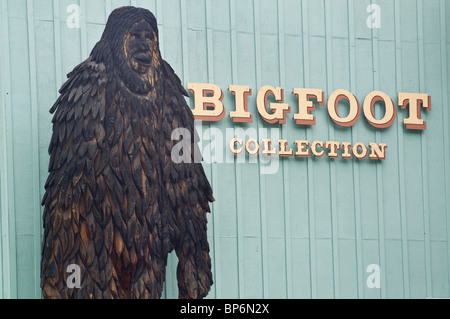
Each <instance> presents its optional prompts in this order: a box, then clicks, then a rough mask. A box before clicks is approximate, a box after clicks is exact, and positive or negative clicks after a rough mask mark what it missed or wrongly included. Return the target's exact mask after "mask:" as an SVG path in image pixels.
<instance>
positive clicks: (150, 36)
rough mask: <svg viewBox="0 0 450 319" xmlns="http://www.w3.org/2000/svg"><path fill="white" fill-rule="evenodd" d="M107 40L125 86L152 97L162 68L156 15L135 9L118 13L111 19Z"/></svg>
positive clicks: (117, 11) (105, 34) (108, 24)
mask: <svg viewBox="0 0 450 319" xmlns="http://www.w3.org/2000/svg"><path fill="white" fill-rule="evenodd" d="M103 38H104V39H106V40H107V42H108V44H109V46H110V48H111V52H112V55H113V56H112V58H113V61H114V64H115V65H116V67H118V70H119V76H120V78H121V80H122V82H123V83H124V84H125V86H126V87H127V88H128V89H129V90H130V91H132V92H134V93H138V94H148V93H149V92H150V91H151V89H152V88H153V87H154V84H155V83H156V82H157V80H158V77H159V71H160V66H161V55H160V52H159V44H158V27H157V24H156V19H155V17H154V16H153V14H152V13H151V12H150V11H148V10H144V9H139V8H133V7H127V8H123V9H122V10H120V9H119V10H116V11H115V12H113V13H112V14H111V15H110V17H109V19H108V23H107V24H106V28H105V32H104V34H103Z"/></svg>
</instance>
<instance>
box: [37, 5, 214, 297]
mask: <svg viewBox="0 0 450 319" xmlns="http://www.w3.org/2000/svg"><path fill="white" fill-rule="evenodd" d="M68 78H69V79H68V81H67V82H66V83H65V84H64V85H63V86H62V87H61V89H60V94H61V95H60V96H59V98H58V100H57V101H56V103H55V105H54V106H53V107H52V109H51V110H50V112H51V113H54V117H53V135H52V139H51V142H50V146H49V154H50V164H49V176H48V180H47V183H46V185H45V190H46V192H45V195H44V198H43V201H42V204H43V205H45V208H44V238H43V243H42V261H41V286H42V291H43V294H44V297H45V298H159V297H160V296H161V292H162V288H163V282H164V277H165V268H166V263H167V255H168V253H169V252H170V251H172V250H175V251H176V254H177V256H178V260H179V262H178V268H177V278H178V287H179V297H180V298H203V297H204V296H206V295H207V294H208V292H209V289H210V287H211V285H212V274H211V259H210V256H209V245H208V241H207V237H206V222H207V221H206V212H209V202H212V201H213V200H214V199H213V196H212V190H211V187H210V184H209V182H208V180H207V178H206V176H205V173H204V171H203V167H202V165H201V163H195V161H194V154H195V153H196V152H199V150H198V146H197V145H196V143H193V144H192V145H191V147H192V148H191V152H190V153H191V157H192V161H191V163H184V162H182V163H178V164H177V162H179V161H174V160H172V158H171V155H172V154H171V153H172V146H173V144H174V143H177V141H172V140H171V134H172V131H173V130H174V129H176V128H186V129H188V130H189V131H190V132H191V134H192V135H191V136H194V134H195V128H194V117H193V114H192V112H191V110H190V108H189V107H188V105H187V104H186V102H185V100H184V96H183V95H187V93H186V91H185V90H184V88H183V86H182V85H181V82H180V80H179V78H178V77H177V76H176V75H175V73H174V71H173V70H172V68H171V67H170V66H169V64H168V63H167V62H165V61H164V60H163V59H162V58H161V55H160V51H159V47H158V28H157V23H156V20H155V17H154V16H153V14H152V13H151V12H150V11H148V10H145V9H141V8H134V7H122V8H119V9H116V10H114V11H113V12H112V13H111V15H110V17H109V19H108V22H107V24H106V28H105V31H104V33H103V35H102V38H101V40H100V41H99V42H98V43H97V44H96V45H95V47H94V49H93V50H92V53H91V55H90V56H89V58H88V59H87V60H86V61H84V62H83V63H81V64H80V65H78V66H77V67H75V69H74V70H73V71H72V72H71V73H70V74H69V75H68ZM185 151H187V150H185ZM197 154H198V153H197ZM184 155H185V154H184ZM174 156H175V155H174ZM73 264H75V265H78V266H79V267H80V270H81V271H80V272H81V280H80V282H81V288H69V287H67V284H66V280H67V277H68V276H70V273H67V269H68V266H69V265H73Z"/></svg>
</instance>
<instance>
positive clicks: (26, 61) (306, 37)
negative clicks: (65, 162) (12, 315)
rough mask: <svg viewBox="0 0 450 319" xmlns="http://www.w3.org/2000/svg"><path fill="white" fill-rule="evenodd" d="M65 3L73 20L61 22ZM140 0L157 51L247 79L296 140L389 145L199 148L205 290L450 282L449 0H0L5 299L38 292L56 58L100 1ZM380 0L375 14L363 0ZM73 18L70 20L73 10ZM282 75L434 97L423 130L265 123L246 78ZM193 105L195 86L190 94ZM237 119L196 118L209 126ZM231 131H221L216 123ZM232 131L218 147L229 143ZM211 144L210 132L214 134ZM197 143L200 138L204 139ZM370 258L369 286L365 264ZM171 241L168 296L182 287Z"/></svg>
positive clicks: (57, 82) (230, 293)
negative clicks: (210, 276) (262, 106)
mask: <svg viewBox="0 0 450 319" xmlns="http://www.w3.org/2000/svg"><path fill="white" fill-rule="evenodd" d="M72 4H77V5H79V8H81V20H80V25H79V28H69V27H68V24H67V19H68V18H70V16H71V14H72V13H73V12H72V11H70V10H69V12H68V11H67V10H68V8H69V9H70V8H71V7H69V6H70V5H72ZM130 4H131V5H137V6H141V7H146V8H148V9H150V10H151V11H152V12H153V13H154V14H155V16H156V17H157V19H158V26H159V29H160V37H161V50H162V54H163V57H164V58H165V59H166V60H167V61H168V62H169V63H170V64H171V65H172V66H173V68H174V69H175V71H176V72H177V74H178V75H179V76H180V78H181V79H182V81H183V83H184V84H186V83H188V82H193V83H196V82H200V83H214V84H217V85H219V86H220V87H221V88H222V90H223V91H224V93H225V98H224V105H225V107H226V108H227V110H231V109H232V107H233V105H234V102H233V98H232V96H231V94H229V92H228V91H227V88H228V85H229V84H240V85H248V86H250V87H251V88H252V90H253V92H254V93H253V95H252V96H250V97H249V111H250V112H251V113H252V114H253V117H254V119H255V120H254V122H253V123H251V124H235V125H234V127H236V128H237V127H240V128H244V129H247V128H254V129H256V130H257V129H261V128H262V129H264V128H265V129H268V130H269V132H270V129H272V128H277V129H278V130H277V131H276V132H278V133H279V134H280V137H283V138H285V139H287V140H288V141H289V142H293V141H294V140H296V139H298V140H302V139H304V140H309V141H313V140H323V141H327V140H330V141H333V140H335V141H348V142H353V143H356V142H363V143H365V144H367V143H369V142H378V143H386V144H388V150H387V159H386V160H385V161H382V162H374V161H369V160H368V159H367V160H364V161H357V160H343V159H335V160H330V159H328V157H327V156H325V157H323V158H319V159H315V158H313V157H312V158H309V159H299V158H287V159H282V160H280V162H279V168H278V170H277V172H276V173H275V174H261V169H263V168H264V165H265V164H264V163H263V162H262V160H258V161H257V162H256V163H251V162H249V159H246V162H245V163H228V164H227V163H220V162H219V163H212V164H211V163H205V164H204V166H205V169H206V171H207V174H208V177H209V179H210V181H211V183H212V185H213V188H214V194H215V198H216V202H215V203H214V204H213V205H212V207H213V213H212V214H211V215H210V216H209V224H208V234H209V242H210V245H211V254H212V259H213V273H214V280H215V284H214V286H213V287H212V291H211V293H210V295H209V296H208V297H209V298H426V297H450V276H449V275H450V267H449V265H450V260H449V257H450V256H449V255H450V131H449V127H450V114H449V107H450V103H449V99H450V95H449V94H450V90H449V81H450V78H449V75H450V69H449V67H450V1H447V0H426V1H425V0H333V1H331V0H279V1H276V0H254V1H252V0H229V1H227V0H164V1H163V0H148V1H146V0H130V1H126V0H123V1H120V0H89V1H86V0H61V1H59V0H0V18H1V19H0V21H1V22H0V23H1V25H0V44H1V45H0V48H1V49H0V50H1V51H0V57H1V60H0V61H1V62H0V72H1V76H0V85H1V109H0V178H1V183H0V193H1V197H0V205H1V206H0V208H1V218H0V252H1V253H0V267H1V268H0V298H40V297H41V293H40V288H39V281H40V280H39V262H40V240H41V235H42V222H41V213H42V208H41V207H40V200H41V198H42V194H43V185H44V183H45V180H46V177H47V167H48V154H47V147H48V144H49V141H50V136H51V122H50V121H51V115H50V114H49V112H48V110H49V109H50V107H51V105H52V104H53V102H54V100H55V99H56V97H57V90H58V89H59V87H60V86H61V84H62V83H63V82H64V80H65V78H66V77H65V74H67V73H68V72H70V71H71V69H72V68H73V67H74V66H75V65H77V64H78V63H80V62H81V61H82V60H84V59H85V58H87V57H88V55H89V52H90V50H91V49H92V47H93V46H94V44H95V43H96V42H97V41H98V40H99V38H100V36H101V33H102V31H103V28H104V25H105V23H106V19H107V16H108V14H109V12H111V10H113V9H114V8H116V7H119V6H122V5H130ZM370 4H378V5H379V6H380V8H381V12H380V13H381V15H380V17H381V27H380V28H374V29H371V28H369V27H368V26H367V24H366V20H367V18H368V17H369V15H370V13H368V12H367V11H366V9H367V7H368V5H370ZM69 20H70V21H69V22H72V23H73V22H74V21H73V20H71V19H69ZM263 85H273V86H281V87H282V88H284V89H285V99H286V102H287V103H289V105H290V106H291V107H292V109H293V110H295V109H296V105H297V104H296V99H295V96H294V95H293V94H291V92H292V88H294V87H306V88H321V89H323V90H324V92H325V98H326V99H327V97H328V96H329V94H331V93H332V92H333V91H334V90H335V89H347V90H349V91H351V92H352V93H354V94H355V96H356V97H357V98H358V99H359V101H360V102H361V103H362V101H363V99H364V97H365V96H366V94H367V93H369V92H371V91H373V90H381V91H383V92H386V93H387V94H388V95H389V96H390V97H391V98H392V99H393V100H394V102H396V101H397V93H398V92H422V93H428V94H430V95H431V96H432V110H431V111H424V112H422V114H423V118H424V119H425V120H426V121H427V124H428V127H427V130H425V131H423V132H414V131H409V130H405V129H404V125H403V119H404V118H405V117H406V116H407V111H404V110H400V109H398V114H397V118H396V121H395V123H394V124H393V125H392V126H390V127H389V128H388V129H384V130H378V129H373V128H372V127H371V126H369V125H368V124H367V122H366V121H365V120H364V119H363V116H361V118H360V120H359V121H358V122H357V123H356V124H355V125H354V126H353V127H352V128H346V129H343V128H341V127H337V126H335V125H334V124H332V122H331V120H330V118H329V116H328V114H327V112H326V107H318V108H317V109H316V111H315V112H314V115H315V116H316V119H317V125H315V126H312V127H303V126H299V125H296V124H295V121H294V120H293V119H292V113H294V112H292V113H290V114H288V119H287V123H286V124H285V125H282V126H281V127H280V126H277V125H269V124H267V123H265V122H263V121H262V120H261V118H260V117H259V115H258V114H257V111H256V103H255V100H256V92H257V90H258V89H259V88H260V87H261V86H263ZM190 103H191V105H193V99H192V96H191V100H190ZM230 127H233V123H232V121H231V119H230V118H229V117H228V116H226V117H225V118H224V119H223V120H222V121H220V122H217V123H204V124H203V126H202V129H203V133H204V134H203V138H204V139H206V140H207V139H208V136H209V134H212V132H214V131H211V130H210V131H209V132H208V131H207V130H206V129H208V128H211V129H213V130H216V129H220V131H222V132H225V130H226V128H230ZM224 135H225V133H224ZM224 144H225V146H223V149H222V151H223V152H224V154H229V150H228V149H227V147H226V145H227V144H228V141H226V140H224ZM218 147H219V146H218ZM206 152H208V151H207V150H206ZM204 156H205V157H208V156H209V154H204ZM371 264H377V265H379V266H380V270H381V272H380V274H381V277H380V278H381V281H380V288H369V287H368V286H367V285H366V279H367V277H368V276H369V275H370V273H368V272H367V271H366V269H367V266H368V265H371ZM175 269H176V257H175V256H173V255H172V256H170V260H169V265H168V269H167V280H166V287H165V291H164V297H166V298H175V297H177V287H176V278H175Z"/></svg>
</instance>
